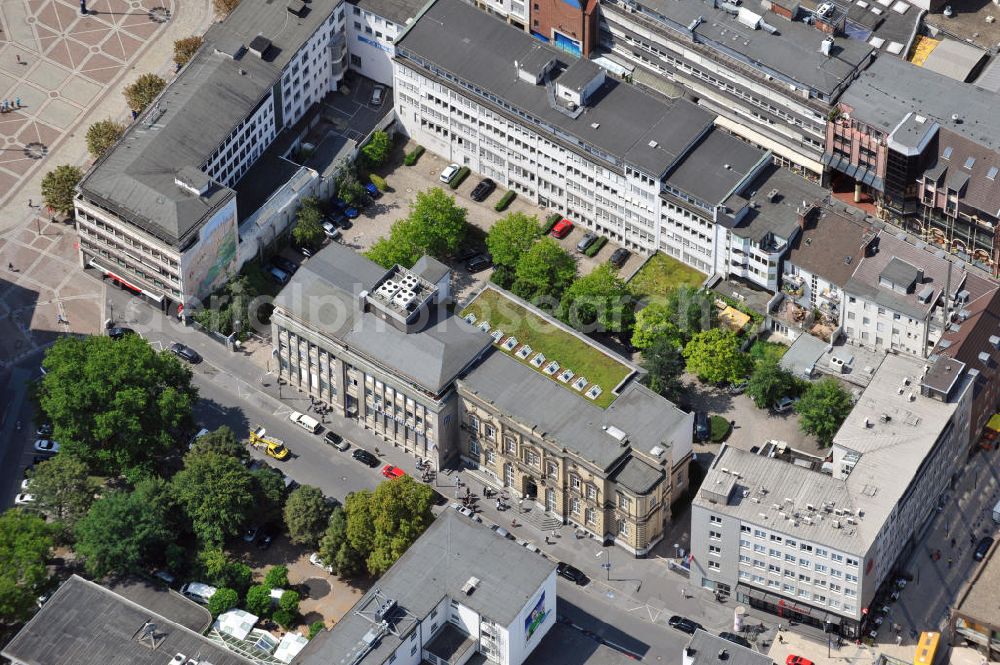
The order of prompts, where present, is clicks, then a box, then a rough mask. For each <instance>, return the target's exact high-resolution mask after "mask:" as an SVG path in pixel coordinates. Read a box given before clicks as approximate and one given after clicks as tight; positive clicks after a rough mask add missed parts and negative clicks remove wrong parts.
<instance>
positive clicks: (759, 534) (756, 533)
mask: <svg viewBox="0 0 1000 665" xmlns="http://www.w3.org/2000/svg"><path fill="white" fill-rule="evenodd" d="M766 535H767V534H766V533H764V532H763V531H761V530H760V529H754V530H753V537H754V538H763V537H764V536H766Z"/></svg>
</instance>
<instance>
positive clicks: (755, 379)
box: [747, 357, 796, 409]
mask: <svg viewBox="0 0 1000 665" xmlns="http://www.w3.org/2000/svg"><path fill="white" fill-rule="evenodd" d="M795 387H796V386H795V377H794V376H792V375H791V373H789V372H787V371H785V370H784V369H782V368H781V365H780V364H779V362H778V359H777V358H771V357H765V358H762V359H761V360H759V361H758V362H757V364H756V365H755V366H754V370H753V372H752V373H751V374H750V380H749V381H748V382H747V395H749V396H750V399H752V400H753V403H754V404H756V405H757V407H758V408H761V409H769V408H771V407H772V406H774V405H775V404H777V403H778V400H779V399H781V398H782V397H784V396H785V395H788V394H790V393H791V392H793V391H794V390H795Z"/></svg>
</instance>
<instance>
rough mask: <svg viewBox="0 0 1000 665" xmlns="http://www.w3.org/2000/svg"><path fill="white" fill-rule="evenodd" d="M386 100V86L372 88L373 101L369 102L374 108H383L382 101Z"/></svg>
mask: <svg viewBox="0 0 1000 665" xmlns="http://www.w3.org/2000/svg"><path fill="white" fill-rule="evenodd" d="M384 99H385V86H384V85H376V86H375V87H374V88H372V97H371V99H369V100H368V102H369V103H370V104H371V105H372V106H382V101H383V100H384Z"/></svg>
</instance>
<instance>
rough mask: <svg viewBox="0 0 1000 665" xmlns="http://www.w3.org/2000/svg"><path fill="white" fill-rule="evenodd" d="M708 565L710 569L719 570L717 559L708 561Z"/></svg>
mask: <svg viewBox="0 0 1000 665" xmlns="http://www.w3.org/2000/svg"><path fill="white" fill-rule="evenodd" d="M708 567H709V568H710V569H711V570H719V562H718V561H709V562H708Z"/></svg>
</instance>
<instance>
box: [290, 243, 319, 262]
mask: <svg viewBox="0 0 1000 665" xmlns="http://www.w3.org/2000/svg"><path fill="white" fill-rule="evenodd" d="M295 249H297V250H299V254H301V255H302V256H304V257H305V258H307V259H309V258H312V255H313V254H315V253H316V252H314V251H313V249H312V247H306V246H305V245H300V246H298V247H296V248H295Z"/></svg>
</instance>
